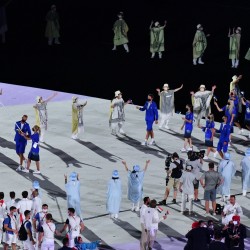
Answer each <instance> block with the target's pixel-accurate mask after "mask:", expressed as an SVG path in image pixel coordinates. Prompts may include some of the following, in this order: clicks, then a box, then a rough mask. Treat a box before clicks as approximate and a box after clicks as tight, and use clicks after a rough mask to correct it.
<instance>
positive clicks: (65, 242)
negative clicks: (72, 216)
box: [62, 238, 69, 246]
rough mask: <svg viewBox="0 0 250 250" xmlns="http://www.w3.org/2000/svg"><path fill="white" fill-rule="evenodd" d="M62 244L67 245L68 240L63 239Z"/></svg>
mask: <svg viewBox="0 0 250 250" xmlns="http://www.w3.org/2000/svg"><path fill="white" fill-rule="evenodd" d="M62 243H63V245H64V246H66V245H67V244H68V243H69V238H63V240H62Z"/></svg>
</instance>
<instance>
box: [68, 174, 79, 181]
mask: <svg viewBox="0 0 250 250" xmlns="http://www.w3.org/2000/svg"><path fill="white" fill-rule="evenodd" d="M69 178H70V180H71V181H76V180H77V173H76V172H72V173H71V174H70V176H69Z"/></svg>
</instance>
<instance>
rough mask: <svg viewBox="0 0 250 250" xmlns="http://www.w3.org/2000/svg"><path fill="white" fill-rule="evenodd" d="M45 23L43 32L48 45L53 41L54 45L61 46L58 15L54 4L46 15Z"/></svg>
mask: <svg viewBox="0 0 250 250" xmlns="http://www.w3.org/2000/svg"><path fill="white" fill-rule="evenodd" d="M46 21H47V25H46V30H45V37H47V38H48V45H52V43H53V40H55V44H61V43H60V42H59V37H60V33H59V29H60V24H59V15H58V12H57V11H56V6H55V5H54V4H53V5H51V8H50V11H49V12H48V13H47V16H46Z"/></svg>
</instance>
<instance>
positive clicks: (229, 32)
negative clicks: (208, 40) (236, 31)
mask: <svg viewBox="0 0 250 250" xmlns="http://www.w3.org/2000/svg"><path fill="white" fill-rule="evenodd" d="M230 36H231V29H230V28H229V30H228V37H230Z"/></svg>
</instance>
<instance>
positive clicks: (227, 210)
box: [223, 202, 243, 216]
mask: <svg viewBox="0 0 250 250" xmlns="http://www.w3.org/2000/svg"><path fill="white" fill-rule="evenodd" d="M223 213H224V214H225V215H230V214H233V215H239V216H242V215H243V212H242V209H241V206H240V205H239V204H238V203H237V202H235V204H234V205H232V204H231V203H230V204H227V205H226V206H225V207H224V209H223Z"/></svg>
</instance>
